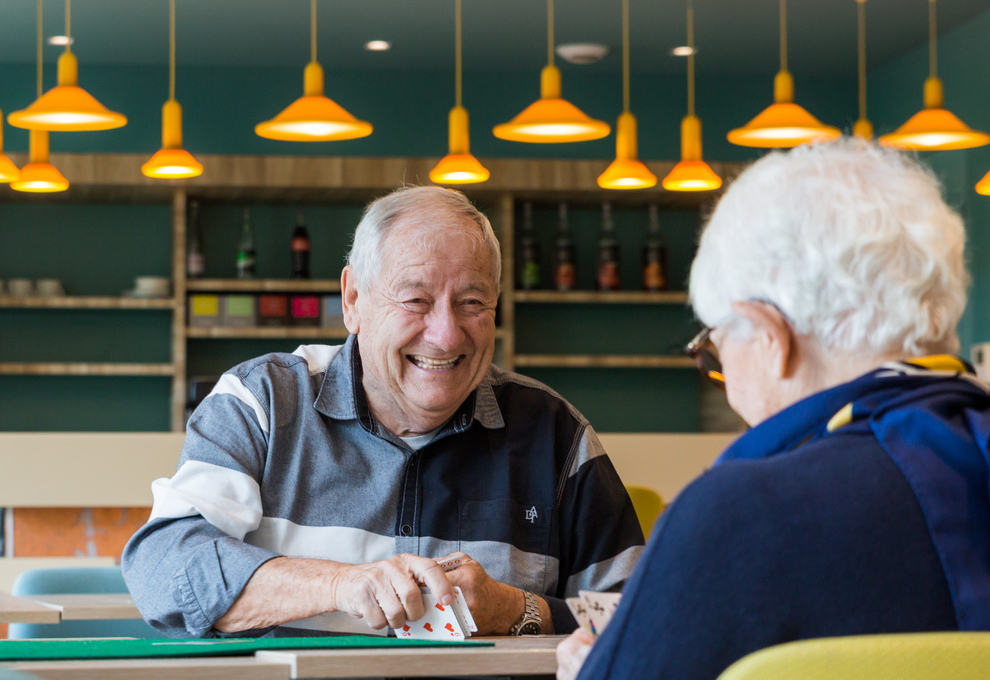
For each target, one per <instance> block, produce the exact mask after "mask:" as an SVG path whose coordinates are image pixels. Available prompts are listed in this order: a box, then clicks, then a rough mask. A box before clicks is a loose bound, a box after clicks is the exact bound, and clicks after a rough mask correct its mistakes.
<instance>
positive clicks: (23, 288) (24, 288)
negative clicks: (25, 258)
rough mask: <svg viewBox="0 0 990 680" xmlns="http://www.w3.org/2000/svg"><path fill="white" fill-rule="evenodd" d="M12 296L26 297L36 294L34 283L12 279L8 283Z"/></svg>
mask: <svg viewBox="0 0 990 680" xmlns="http://www.w3.org/2000/svg"><path fill="white" fill-rule="evenodd" d="M7 288H8V289H9V290H10V294H11V295H17V296H20V297H25V296H28V295H33V294H34V282H33V281H31V279H11V280H10V281H8V282H7Z"/></svg>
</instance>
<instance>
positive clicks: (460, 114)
mask: <svg viewBox="0 0 990 680" xmlns="http://www.w3.org/2000/svg"><path fill="white" fill-rule="evenodd" d="M454 15H455V16H454V19H455V22H454V23H455V31H454V56H455V59H454V108H452V109H451V110H450V116H449V119H448V129H447V134H448V143H447V149H448V151H449V153H448V154H447V155H446V156H444V157H443V158H442V159H441V160H440V162H439V163H437V166H436V167H435V168H433V170H431V171H430V181H431V182H434V183H436V184H476V183H478V182H484V181H485V180H487V179H488V178H489V176H490V175H491V173H489V172H488V170H487V169H486V168H485V167H484V166H483V165H482V164H481V163H479V162H478V159H477V158H475V157H474V156H472V155H471V152H470V150H469V147H470V140H469V135H468V112H467V109H465V108H464V107H463V106H461V76H462V69H461V0H455V2H454Z"/></svg>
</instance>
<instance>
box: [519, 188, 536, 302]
mask: <svg viewBox="0 0 990 680" xmlns="http://www.w3.org/2000/svg"><path fill="white" fill-rule="evenodd" d="M519 246H520V248H521V250H522V252H521V257H520V263H519V272H520V281H519V287H520V288H521V289H522V290H535V289H537V288H539V287H540V242H539V241H537V239H536V233H535V232H534V231H533V204H532V203H530V202H529V201H527V202H525V203H523V228H522V234H521V236H520V238H519Z"/></svg>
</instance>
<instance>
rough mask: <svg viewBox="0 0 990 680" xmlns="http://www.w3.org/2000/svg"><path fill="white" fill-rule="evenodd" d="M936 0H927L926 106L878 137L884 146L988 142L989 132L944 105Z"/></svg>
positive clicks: (963, 146)
mask: <svg viewBox="0 0 990 680" xmlns="http://www.w3.org/2000/svg"><path fill="white" fill-rule="evenodd" d="M936 35H937V31H936V30H935V0H928V67H929V75H928V79H927V80H926V81H925V89H924V101H925V108H923V109H922V110H921V111H919V112H918V113H916V114H914V115H913V116H911V118H909V119H908V121H907V122H906V123H904V125H902V126H900V127H899V128H897V129H896V130H895V131H894V132H892V133H890V134H889V135H883V136H882V137H880V139H879V140H878V141H879V142H880V144H882V145H883V146H891V147H894V148H895V149H905V150H910V151H941V150H945V149H971V148H973V147H976V146H983V145H984V144H988V143H990V135H988V134H987V133H985V132H980V131H978V130H973V129H971V128H970V127H969V126H968V125H966V124H965V123H964V122H962V121H961V120H959V119H958V118H957V117H956V116H955V114H953V113H952V112H951V111H949V110H948V109H946V108H945V96H944V93H943V91H942V81H941V80H940V79H939V77H938V76H937V75H936V65H937V51H936V45H935V38H936Z"/></svg>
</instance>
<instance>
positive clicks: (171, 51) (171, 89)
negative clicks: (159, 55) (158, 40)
mask: <svg viewBox="0 0 990 680" xmlns="http://www.w3.org/2000/svg"><path fill="white" fill-rule="evenodd" d="M168 98H169V99H175V0H168Z"/></svg>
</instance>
